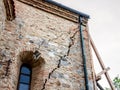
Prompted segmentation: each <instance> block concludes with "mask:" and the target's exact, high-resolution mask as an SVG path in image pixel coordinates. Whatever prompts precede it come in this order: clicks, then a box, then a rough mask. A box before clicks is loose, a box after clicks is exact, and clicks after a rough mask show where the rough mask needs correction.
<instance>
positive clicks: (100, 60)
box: [89, 34, 115, 90]
mask: <svg viewBox="0 0 120 90" xmlns="http://www.w3.org/2000/svg"><path fill="white" fill-rule="evenodd" d="M89 37H90V43H91V45H92V48H93V50H94V52H95V54H96V56H97V59H98V61H99V63H100V66H101V67H102V69H103V70H105V69H106V68H105V65H104V63H103V61H102V58H101V57H100V55H99V53H98V50H97V48H96V47H95V44H94V42H93V40H92V38H91V36H90V34H89ZM105 76H106V78H107V81H108V83H109V85H110V87H111V89H112V90H115V87H114V85H113V83H112V81H111V79H110V76H109V74H108V72H106V73H105Z"/></svg>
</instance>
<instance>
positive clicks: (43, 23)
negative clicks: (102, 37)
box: [0, 0, 94, 90]
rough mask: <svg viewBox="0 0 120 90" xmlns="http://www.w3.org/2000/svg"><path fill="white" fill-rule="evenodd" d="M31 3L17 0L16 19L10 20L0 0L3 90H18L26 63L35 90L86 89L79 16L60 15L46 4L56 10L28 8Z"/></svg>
mask: <svg viewBox="0 0 120 90" xmlns="http://www.w3.org/2000/svg"><path fill="white" fill-rule="evenodd" d="M21 1H22V2H21ZM24 1H25V2H24ZM27 1H28V2H30V0H14V10H15V15H16V17H15V16H14V17H15V19H14V20H12V21H9V20H6V9H5V5H4V3H3V0H0V90H16V89H17V86H18V79H19V72H20V67H21V65H22V64H23V63H28V64H30V65H31V67H32V79H31V85H30V86H31V87H30V88H31V90H85V79H84V70H83V59H82V51H81V42H80V31H79V25H80V24H79V22H78V21H79V20H78V15H76V14H74V13H72V12H69V11H66V10H65V11H64V10H63V11H62V12H63V13H62V14H61V15H59V13H58V12H61V8H60V7H59V8H58V7H57V6H55V5H51V6H50V5H49V4H48V3H46V2H45V5H46V6H50V7H52V8H53V9H51V11H50V12H49V11H46V9H43V8H42V9H39V8H38V7H37V6H36V7H37V8H35V5H33V6H34V7H33V6H31V5H28V4H26V2H27ZM32 1H34V0H31V2H30V3H32ZM39 2H44V1H43V0H39ZM38 6H39V5H38ZM43 6H44V5H43ZM54 9H55V10H56V12H55V10H54ZM52 12H53V13H52ZM62 15H63V16H62ZM68 15H69V16H68ZM70 16H71V18H70ZM73 16H74V18H72V17H73ZM77 20H78V21H77ZM87 30H88V28H87V26H84V27H83V35H84V41H85V52H86V59H87V62H86V63H87V72H88V79H89V88H90V90H94V82H93V67H92V57H91V50H90V45H89V44H90V43H89V36H88V33H87ZM36 50H37V51H38V52H39V53H40V57H39V58H38V60H35V58H33V55H34V52H35V51H36ZM9 60H10V64H9V67H7V66H8V61H9ZM6 72H7V75H6Z"/></svg>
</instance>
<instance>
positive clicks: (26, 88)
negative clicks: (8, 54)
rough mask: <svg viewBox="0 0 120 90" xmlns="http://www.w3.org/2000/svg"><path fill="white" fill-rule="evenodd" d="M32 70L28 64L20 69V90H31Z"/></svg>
mask: <svg viewBox="0 0 120 90" xmlns="http://www.w3.org/2000/svg"><path fill="white" fill-rule="evenodd" d="M31 74H32V70H31V67H30V66H29V65H28V64H23V65H22V66H21V69H20V75H19V82H18V90H30V83H31Z"/></svg>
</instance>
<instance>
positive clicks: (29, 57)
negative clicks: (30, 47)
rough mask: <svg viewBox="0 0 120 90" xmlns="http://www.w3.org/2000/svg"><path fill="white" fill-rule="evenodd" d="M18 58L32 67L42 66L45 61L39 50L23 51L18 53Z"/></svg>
mask: <svg viewBox="0 0 120 90" xmlns="http://www.w3.org/2000/svg"><path fill="white" fill-rule="evenodd" d="M19 58H20V60H21V62H22V63H27V64H29V65H30V66H31V67H32V68H34V67H37V66H42V65H43V64H44V63H45V61H44V59H43V58H42V57H41V53H39V51H35V52H33V51H23V52H21V53H20V55H19Z"/></svg>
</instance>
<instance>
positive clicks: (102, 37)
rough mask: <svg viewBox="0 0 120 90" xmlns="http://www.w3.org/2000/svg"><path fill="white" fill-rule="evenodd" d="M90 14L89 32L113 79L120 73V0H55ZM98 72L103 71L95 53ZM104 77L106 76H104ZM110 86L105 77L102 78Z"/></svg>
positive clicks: (103, 82) (105, 84) (104, 84)
mask: <svg viewBox="0 0 120 90" xmlns="http://www.w3.org/2000/svg"><path fill="white" fill-rule="evenodd" d="M54 1H56V2H59V3H62V4H63V5H65V6H68V7H70V8H73V9H75V10H78V11H80V12H83V13H86V14H88V15H90V19H89V32H90V34H91V36H92V38H93V41H94V43H95V45H96V47H97V49H98V51H99V54H100V56H101V58H102V60H103V62H104V64H105V66H106V67H110V70H109V71H108V73H109V75H110V77H111V79H112V80H113V78H114V77H116V76H117V75H118V74H120V70H119V68H120V56H119V55H120V9H119V7H120V0H54ZM93 59H94V64H95V65H94V66H95V70H96V73H99V72H100V71H101V69H100V67H99V64H98V62H97V59H96V57H95V55H94V54H93ZM103 78H104V76H103ZM101 83H102V84H103V86H104V87H108V85H107V82H106V80H105V79H103V80H101Z"/></svg>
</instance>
